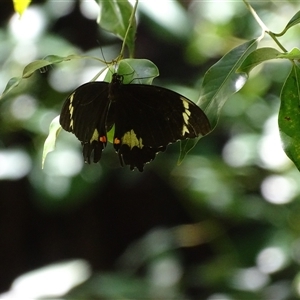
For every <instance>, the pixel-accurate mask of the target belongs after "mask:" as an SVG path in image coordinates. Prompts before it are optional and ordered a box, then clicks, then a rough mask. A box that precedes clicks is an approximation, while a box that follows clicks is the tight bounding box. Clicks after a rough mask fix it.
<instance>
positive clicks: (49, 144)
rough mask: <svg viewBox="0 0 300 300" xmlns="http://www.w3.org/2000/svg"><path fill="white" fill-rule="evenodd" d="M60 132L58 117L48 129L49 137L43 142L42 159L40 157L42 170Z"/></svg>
mask: <svg viewBox="0 0 300 300" xmlns="http://www.w3.org/2000/svg"><path fill="white" fill-rule="evenodd" d="M60 131H61V126H60V123H59V116H57V117H55V118H54V119H53V120H52V122H51V124H50V127H49V135H48V137H47V138H46V140H45V143H44V149H43V157H42V169H43V168H44V164H45V160H46V157H47V155H48V153H50V152H52V151H53V150H54V149H55V143H56V139H57V136H58V135H59V133H60Z"/></svg>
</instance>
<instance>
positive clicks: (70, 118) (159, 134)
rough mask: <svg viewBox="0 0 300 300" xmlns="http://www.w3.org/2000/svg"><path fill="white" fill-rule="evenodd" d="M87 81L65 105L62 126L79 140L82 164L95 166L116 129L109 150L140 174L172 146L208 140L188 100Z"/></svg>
mask: <svg viewBox="0 0 300 300" xmlns="http://www.w3.org/2000/svg"><path fill="white" fill-rule="evenodd" d="M123 78H124V77H123V75H119V74H117V73H114V74H113V75H112V81H111V82H110V83H108V82H100V81H94V82H88V83H86V84H83V85H81V86H79V87H78V88H77V89H76V90H75V91H73V92H72V93H71V94H70V95H69V96H68V97H67V99H66V101H65V102H64V104H63V107H62V110H61V114H60V124H61V126H62V128H63V129H65V130H66V131H69V132H71V133H73V134H75V136H76V137H77V138H78V139H79V140H80V141H81V143H82V146H83V157H84V161H85V162H86V163H91V161H93V162H94V163H97V162H98V161H100V159H101V154H102V150H103V149H104V148H105V147H106V144H107V140H108V138H107V132H109V131H110V130H111V129H112V127H113V125H114V126H115V131H114V137H113V146H114V148H115V150H116V152H117V153H118V156H119V159H120V163H121V166H124V165H129V166H130V169H131V170H133V169H134V168H137V169H138V170H139V171H141V172H142V171H143V169H144V165H145V164H146V163H149V162H150V161H152V160H153V159H154V158H155V156H156V154H157V153H158V152H162V151H165V149H166V147H167V145H168V144H170V143H174V142H176V141H179V140H184V139H187V138H196V137H198V136H201V135H206V134H207V133H208V132H209V131H210V123H209V121H208V119H207V117H206V115H205V114H204V112H203V111H202V110H201V109H200V108H199V107H198V106H197V105H196V104H195V103H194V102H192V101H190V100H189V99H187V98H185V97H184V96H182V95H180V94H178V93H176V92H173V91H171V90H169V89H166V88H162V87H159V86H154V85H147V84H123Z"/></svg>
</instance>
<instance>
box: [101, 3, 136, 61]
mask: <svg viewBox="0 0 300 300" xmlns="http://www.w3.org/2000/svg"><path fill="white" fill-rule="evenodd" d="M98 3H99V7H100V14H99V18H98V23H99V25H100V26H101V27H102V28H103V29H105V30H107V31H109V32H111V33H113V34H115V35H117V36H118V37H120V38H121V39H122V40H124V38H125V35H126V32H127V28H128V27H129V26H130V29H129V33H128V35H127V37H126V45H127V47H128V49H129V53H130V56H133V53H134V42H135V33H136V21H135V18H134V19H133V20H132V23H133V24H130V23H131V14H132V11H133V7H132V5H131V4H130V3H129V2H128V1H127V0H122V1H108V0H98Z"/></svg>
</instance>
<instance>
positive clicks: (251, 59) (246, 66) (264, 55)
mask: <svg viewBox="0 0 300 300" xmlns="http://www.w3.org/2000/svg"><path fill="white" fill-rule="evenodd" d="M280 54H281V53H280V52H279V51H278V50H276V49H274V48H260V49H257V50H254V51H253V52H251V53H250V54H249V55H248V57H247V58H246V59H245V60H244V61H243V63H242V64H241V66H240V67H239V69H238V72H241V73H247V74H249V73H250V71H251V70H252V69H253V68H254V67H256V66H258V65H259V64H261V63H263V62H265V61H267V60H270V59H276V58H279V57H280Z"/></svg>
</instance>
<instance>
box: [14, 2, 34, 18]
mask: <svg viewBox="0 0 300 300" xmlns="http://www.w3.org/2000/svg"><path fill="white" fill-rule="evenodd" d="M30 2H31V0H13V4H14V10H15V12H16V13H18V14H19V15H20V16H21V15H22V14H23V13H24V11H25V10H26V8H27V7H28V5H29V4H30Z"/></svg>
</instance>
